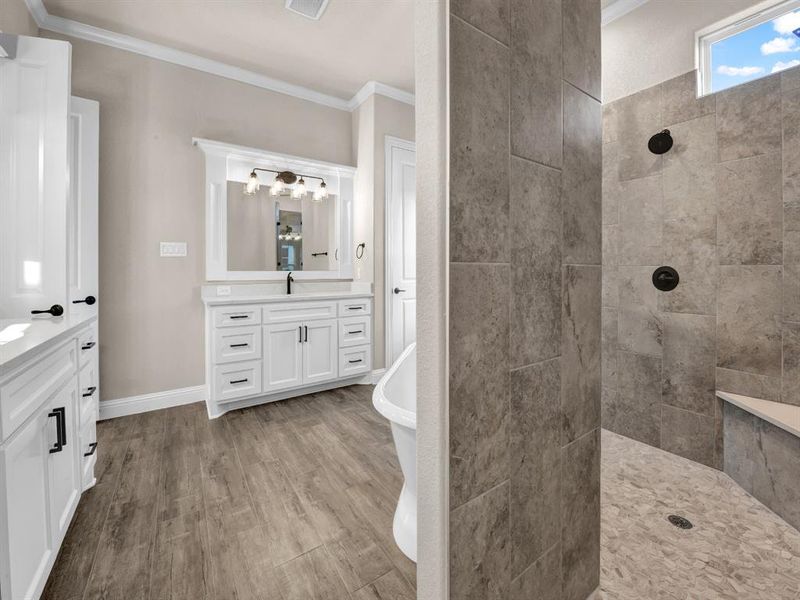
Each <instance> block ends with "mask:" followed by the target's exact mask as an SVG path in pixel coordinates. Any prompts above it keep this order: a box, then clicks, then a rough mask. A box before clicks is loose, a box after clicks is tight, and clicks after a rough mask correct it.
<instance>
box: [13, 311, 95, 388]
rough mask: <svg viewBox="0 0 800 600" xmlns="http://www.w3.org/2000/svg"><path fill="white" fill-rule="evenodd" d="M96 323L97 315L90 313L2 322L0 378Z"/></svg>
mask: <svg viewBox="0 0 800 600" xmlns="http://www.w3.org/2000/svg"><path fill="white" fill-rule="evenodd" d="M95 319H97V314H95V313H89V312H86V313H81V314H79V315H65V316H63V317H58V318H53V317H48V318H43V319H0V376H3V375H5V374H6V373H8V372H10V371H12V370H13V369H15V368H17V367H18V366H19V365H21V364H22V363H24V362H25V361H27V360H28V359H29V358H31V357H32V356H34V355H35V354H36V353H37V352H39V351H41V350H43V349H45V348H47V347H48V346H50V345H53V344H56V343H58V342H60V341H61V340H64V339H66V338H68V337H69V336H70V335H71V334H72V333H74V332H75V330H77V329H79V328H81V327H83V326H84V325H86V324H87V323H90V322H92V321H94V320H95Z"/></svg>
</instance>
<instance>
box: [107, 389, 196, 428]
mask: <svg viewBox="0 0 800 600" xmlns="http://www.w3.org/2000/svg"><path fill="white" fill-rule="evenodd" d="M207 396H208V394H207V392H206V386H204V385H196V386H193V387H186V388H178V389H176V390H166V391H164V392H155V393H153V394H142V395H141V396H130V397H128V398H119V399H117V400H103V401H101V402H100V420H101V421H102V420H104V419H113V418H115V417H124V416H127V415H135V414H137V413H143V412H149V411H151V410H160V409H162V408H170V407H172V406H181V405H183V404H192V403H193V402H205V401H206V397H207Z"/></svg>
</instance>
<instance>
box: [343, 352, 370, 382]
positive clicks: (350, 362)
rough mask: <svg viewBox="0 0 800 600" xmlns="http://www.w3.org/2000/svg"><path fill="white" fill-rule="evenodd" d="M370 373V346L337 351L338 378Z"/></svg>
mask: <svg viewBox="0 0 800 600" xmlns="http://www.w3.org/2000/svg"><path fill="white" fill-rule="evenodd" d="M370 371H372V346H354V347H353V348H342V349H341V350H339V378H340V379H342V378H345V377H352V376H354V375H363V374H365V373H369V372H370Z"/></svg>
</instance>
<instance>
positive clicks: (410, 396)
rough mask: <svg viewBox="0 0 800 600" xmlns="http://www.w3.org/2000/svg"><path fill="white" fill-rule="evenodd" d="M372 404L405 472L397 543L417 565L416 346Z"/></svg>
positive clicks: (396, 520)
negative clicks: (388, 430) (389, 433)
mask: <svg viewBox="0 0 800 600" xmlns="http://www.w3.org/2000/svg"><path fill="white" fill-rule="evenodd" d="M372 404H373V406H375V409H376V410H377V411H378V412H379V413H381V414H382V415H383V416H384V417H386V418H387V419H389V422H390V423H391V426H392V437H393V438H394V446H395V449H396V450H397V458H398V460H399V461H400V468H401V469H402V470H403V479H404V480H405V481H404V482H403V489H402V490H401V491H400V499H399V500H398V501H397V509H396V510H395V511H394V524H393V526H392V530H393V533H394V540H395V542H397V545H398V547H399V548H400V550H402V551H403V554H405V555H406V556H407V557H408V558H410V559H411V560H413V561H414V562H417V345H416V343H414V344H411V345H410V346H409V347H408V348H406V349H405V350H404V351H403V353H402V354H401V355H400V358H398V359H397V361H396V362H395V363H394V364H393V365H392V366H391V368H390V369H389V370H388V371H387V372H386V374H385V375H384V376H383V377H382V378H381V380H380V381H379V382H378V385H377V386H375V391H374V392H373V394H372Z"/></svg>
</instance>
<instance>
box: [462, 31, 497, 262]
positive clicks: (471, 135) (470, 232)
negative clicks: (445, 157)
mask: <svg viewBox="0 0 800 600" xmlns="http://www.w3.org/2000/svg"><path fill="white" fill-rule="evenodd" d="M450 41H451V46H452V49H451V53H450V56H451V61H450V101H451V106H450V259H451V260H452V261H455V262H508V257H509V248H508V237H507V236H503V235H497V232H498V231H506V228H507V227H508V189H509V177H508V173H509V165H508V163H509V108H508V105H509V52H508V48H506V47H505V46H502V45H501V44H499V43H498V42H496V41H495V40H493V39H491V38H489V37H487V36H485V35H483V34H482V33H481V32H479V31H477V30H475V29H474V28H472V27H470V26H469V25H467V24H466V23H464V22H463V21H461V20H460V19H456V18H452V19H451V28H450Z"/></svg>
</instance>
